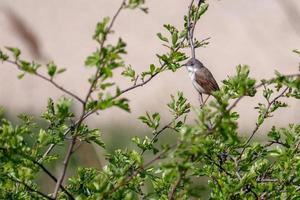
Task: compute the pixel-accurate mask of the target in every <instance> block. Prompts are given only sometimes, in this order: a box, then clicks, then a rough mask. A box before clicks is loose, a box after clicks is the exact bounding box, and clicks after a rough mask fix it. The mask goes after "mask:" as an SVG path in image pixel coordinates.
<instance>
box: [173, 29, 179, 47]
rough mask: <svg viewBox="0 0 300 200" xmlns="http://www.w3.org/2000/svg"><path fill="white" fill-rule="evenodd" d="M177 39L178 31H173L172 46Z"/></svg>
mask: <svg viewBox="0 0 300 200" xmlns="http://www.w3.org/2000/svg"><path fill="white" fill-rule="evenodd" d="M177 41H178V32H174V33H173V34H172V45H173V46H174V47H176V44H177Z"/></svg>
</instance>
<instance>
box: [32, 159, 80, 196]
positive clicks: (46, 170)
mask: <svg viewBox="0 0 300 200" xmlns="http://www.w3.org/2000/svg"><path fill="white" fill-rule="evenodd" d="M30 160H31V159H30ZM31 161H32V162H33V163H34V164H36V165H37V166H39V167H40V168H41V169H42V170H43V171H44V172H45V173H46V174H47V175H48V176H49V177H50V178H51V179H52V180H53V181H54V182H57V178H56V177H55V176H54V175H53V174H52V173H51V172H50V171H49V170H48V169H47V168H46V167H45V166H44V165H42V164H41V163H39V162H37V161H35V160H31ZM60 188H61V189H62V191H63V192H64V193H66V194H67V195H68V197H69V198H70V199H72V200H75V198H74V197H73V196H72V194H71V193H70V192H69V191H68V190H66V189H65V187H64V186H63V185H62V184H60Z"/></svg>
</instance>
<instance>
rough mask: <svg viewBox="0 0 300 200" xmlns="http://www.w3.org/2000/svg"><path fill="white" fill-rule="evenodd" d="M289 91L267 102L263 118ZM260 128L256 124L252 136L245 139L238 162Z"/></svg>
mask: <svg viewBox="0 0 300 200" xmlns="http://www.w3.org/2000/svg"><path fill="white" fill-rule="evenodd" d="M288 89H289V87H286V88H285V89H284V90H283V91H282V92H281V93H280V94H279V95H278V96H276V97H275V98H274V99H273V100H272V101H271V102H268V107H267V109H266V111H265V113H264V114H263V118H264V119H265V118H266V117H267V116H268V115H269V114H270V108H271V106H272V105H273V104H274V103H275V102H276V101H277V100H278V99H279V98H281V97H283V96H284V94H285V93H286V91H287V90H288ZM260 126H261V124H259V123H256V126H255V128H254V130H253V131H252V134H251V135H250V137H249V138H248V139H247V141H246V143H245V144H244V147H243V149H242V151H241V153H240V156H239V158H238V160H240V159H241V157H242V155H243V153H244V151H245V150H246V148H247V145H248V144H249V142H250V141H251V140H252V138H253V136H254V135H255V134H256V132H257V131H258V129H259V127H260Z"/></svg>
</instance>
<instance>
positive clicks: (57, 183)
mask: <svg viewBox="0 0 300 200" xmlns="http://www.w3.org/2000/svg"><path fill="white" fill-rule="evenodd" d="M75 142H76V137H75V136H73V139H72V141H71V143H70V145H69V148H68V152H67V154H66V156H65V159H64V163H63V170H62V172H61V175H60V176H59V178H58V180H57V182H56V185H55V190H54V192H53V198H54V199H56V197H57V193H58V190H59V188H60V185H61V184H62V182H63V180H64V177H65V175H66V171H67V167H68V164H69V161H70V158H71V154H72V149H73V147H74V145H75Z"/></svg>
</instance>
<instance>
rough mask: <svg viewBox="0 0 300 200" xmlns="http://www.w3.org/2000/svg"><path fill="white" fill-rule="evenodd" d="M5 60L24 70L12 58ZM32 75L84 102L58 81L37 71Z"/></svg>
mask: <svg viewBox="0 0 300 200" xmlns="http://www.w3.org/2000/svg"><path fill="white" fill-rule="evenodd" d="M6 62H8V63H11V64H13V65H16V66H17V67H18V69H20V70H21V71H24V70H22V68H21V66H20V64H19V63H18V62H17V61H12V60H6ZM33 75H36V76H37V77H40V78H41V79H43V80H45V81H48V82H49V83H51V84H52V85H54V86H55V87H56V88H58V89H59V90H61V91H62V92H64V93H66V94H68V95H70V96H71V97H73V98H75V99H76V100H78V101H79V102H80V103H82V104H83V103H84V101H83V100H82V99H81V98H80V97H79V96H77V95H76V94H74V93H73V92H71V91H69V90H67V89H65V88H63V87H62V86H61V85H59V84H58V83H56V82H54V80H53V79H52V78H48V77H46V76H44V75H42V74H40V73H38V72H34V73H33Z"/></svg>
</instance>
